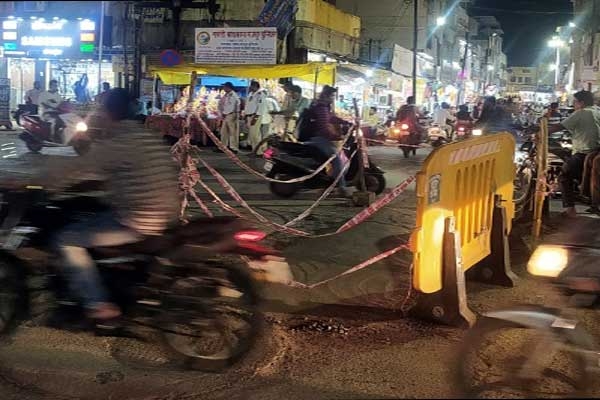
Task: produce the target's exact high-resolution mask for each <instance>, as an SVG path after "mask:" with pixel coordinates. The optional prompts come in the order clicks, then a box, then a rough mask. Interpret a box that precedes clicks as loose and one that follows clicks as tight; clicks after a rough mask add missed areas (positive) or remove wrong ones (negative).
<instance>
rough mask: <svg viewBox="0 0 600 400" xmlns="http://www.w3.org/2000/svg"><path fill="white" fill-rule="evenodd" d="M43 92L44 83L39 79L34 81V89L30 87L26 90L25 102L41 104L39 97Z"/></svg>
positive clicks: (35, 104)
mask: <svg viewBox="0 0 600 400" xmlns="http://www.w3.org/2000/svg"><path fill="white" fill-rule="evenodd" d="M41 93H42V85H41V84H40V82H39V81H35V82H33V89H29V90H28V91H27V92H25V104H33V105H34V106H38V105H39V104H40V102H39V98H40V94H41Z"/></svg>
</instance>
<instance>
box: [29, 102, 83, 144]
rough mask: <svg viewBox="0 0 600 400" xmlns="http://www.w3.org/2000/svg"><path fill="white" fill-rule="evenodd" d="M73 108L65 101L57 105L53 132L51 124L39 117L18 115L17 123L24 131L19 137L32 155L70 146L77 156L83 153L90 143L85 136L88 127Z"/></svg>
mask: <svg viewBox="0 0 600 400" xmlns="http://www.w3.org/2000/svg"><path fill="white" fill-rule="evenodd" d="M73 108H74V107H73V105H72V104H71V103H69V102H67V101H63V102H62V103H60V104H59V105H58V107H57V109H56V113H55V118H56V124H55V125H56V126H55V132H51V130H52V127H51V124H50V123H49V122H46V121H44V120H42V118H41V117H40V116H39V115H34V114H29V113H22V114H20V116H19V120H18V123H19V125H21V126H22V127H23V129H24V131H23V133H21V134H20V135H19V137H20V138H21V140H23V141H24V142H25V144H26V145H27V148H28V149H29V150H30V151H32V152H34V153H39V152H40V151H41V150H42V148H44V147H67V146H72V147H73V149H74V150H75V152H77V154H83V153H85V152H86V151H87V150H88V149H89V147H90V143H91V140H90V139H89V138H88V137H87V136H86V135H85V133H86V132H87V130H88V126H87V124H86V123H85V121H84V120H83V119H82V118H81V117H80V116H79V115H77V114H76V113H75V112H74V109H73Z"/></svg>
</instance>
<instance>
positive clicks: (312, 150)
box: [277, 142, 329, 162]
mask: <svg viewBox="0 0 600 400" xmlns="http://www.w3.org/2000/svg"><path fill="white" fill-rule="evenodd" d="M277 147H278V148H279V149H280V150H281V151H283V152H285V153H287V154H289V155H290V156H293V157H299V158H310V159H314V160H316V161H319V162H324V161H326V160H327V159H328V158H329V157H327V156H326V155H325V154H323V153H322V152H321V151H320V150H319V149H318V148H317V147H315V146H313V145H311V144H308V143H294V142H281V143H280V144H279V145H278V146H277Z"/></svg>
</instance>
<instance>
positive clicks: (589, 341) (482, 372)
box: [454, 217, 600, 398]
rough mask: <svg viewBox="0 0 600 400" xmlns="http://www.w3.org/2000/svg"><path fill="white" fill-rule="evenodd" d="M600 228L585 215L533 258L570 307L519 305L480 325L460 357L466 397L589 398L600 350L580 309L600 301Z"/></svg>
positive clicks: (458, 373)
mask: <svg viewBox="0 0 600 400" xmlns="http://www.w3.org/2000/svg"><path fill="white" fill-rule="evenodd" d="M597 223H598V220H597V219H595V218H585V217H582V218H578V219H577V220H574V221H571V222H569V228H568V231H567V232H565V233H562V234H560V235H555V237H554V238H553V239H552V240H550V241H548V242H546V243H545V244H542V245H540V246H538V247H537V248H536V250H535V251H534V252H533V254H532V255H531V258H530V259H529V262H528V265H527V270H528V272H529V273H530V274H531V275H533V276H536V277H538V278H540V279H545V280H547V281H549V282H550V283H552V284H553V285H554V286H555V287H556V288H558V289H559V290H560V292H562V294H563V295H564V296H566V298H567V299H568V306H569V307H568V308H565V309H556V308H549V307H546V306H543V305H525V306H517V307H514V308H511V309H506V310H500V311H492V312H488V313H485V314H484V315H483V316H481V317H480V318H479V319H478V320H477V322H476V324H475V325H474V326H473V327H472V329H471V330H470V331H469V332H468V333H467V335H466V337H465V338H464V340H463V342H462V345H461V346H460V349H459V350H458V353H457V359H460V360H459V361H457V368H456V369H455V375H454V379H455V380H456V383H457V386H458V387H459V388H460V391H461V397H468V398H498V397H503V398H508V397H511V398H540V397H542V396H543V397H553V398H556V397H564V398H582V397H586V394H587V395H588V396H589V393H587V389H589V388H590V387H591V384H592V383H593V382H594V381H596V380H597V376H594V375H595V374H597V373H598V372H599V366H600V357H599V355H600V347H598V346H597V344H596V343H595V340H594V339H593V338H592V337H591V335H590V334H588V333H587V332H586V331H585V329H584V327H583V326H582V325H581V324H580V323H579V322H578V321H577V316H576V312H575V310H573V308H575V309H577V308H584V307H586V308H587V307H592V306H597V305H598V299H599V298H600V297H599V296H600V279H599V275H598V274H597V272H596V269H597V268H596V265H597V260H598V257H599V256H600V247H599V245H598V241H597V234H596V232H597ZM513 345H519V346H521V345H522V347H521V348H516V349H515V348H514V347H512V346H513ZM550 390H556V391H557V393H550Z"/></svg>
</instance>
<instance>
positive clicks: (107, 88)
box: [95, 82, 110, 104]
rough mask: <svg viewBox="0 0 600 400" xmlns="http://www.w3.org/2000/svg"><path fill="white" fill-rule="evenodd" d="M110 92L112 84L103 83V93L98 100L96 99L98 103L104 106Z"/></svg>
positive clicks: (99, 94) (97, 97)
mask: <svg viewBox="0 0 600 400" xmlns="http://www.w3.org/2000/svg"><path fill="white" fill-rule="evenodd" d="M109 91H110V83H108V82H102V92H100V93H98V94H97V95H96V98H95V100H96V103H99V104H103V102H104V100H105V99H106V96H107V95H108V92H109Z"/></svg>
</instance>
